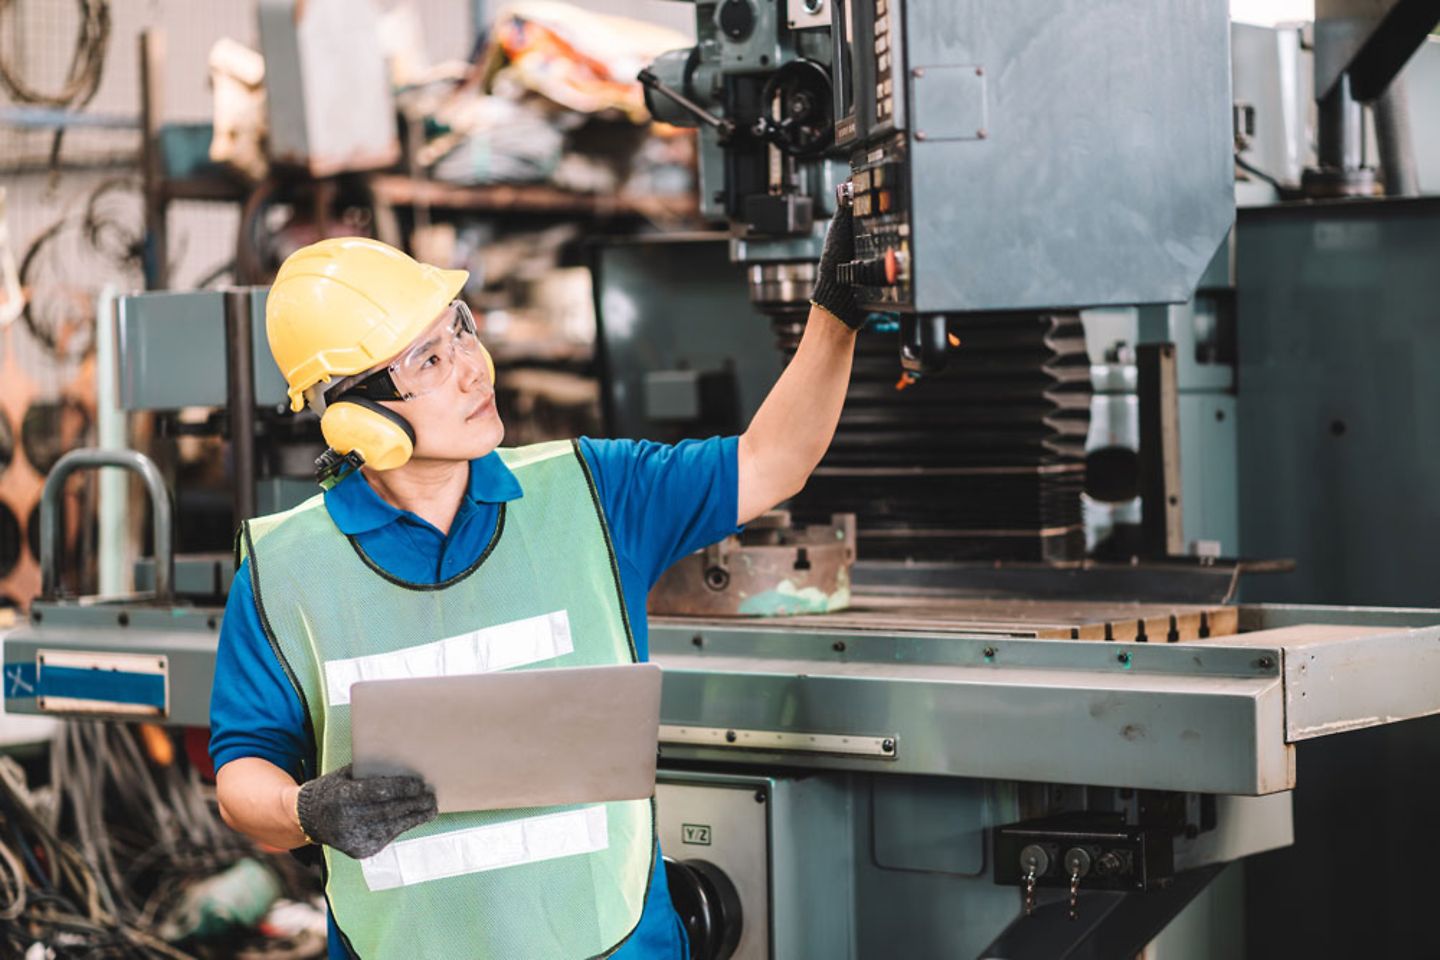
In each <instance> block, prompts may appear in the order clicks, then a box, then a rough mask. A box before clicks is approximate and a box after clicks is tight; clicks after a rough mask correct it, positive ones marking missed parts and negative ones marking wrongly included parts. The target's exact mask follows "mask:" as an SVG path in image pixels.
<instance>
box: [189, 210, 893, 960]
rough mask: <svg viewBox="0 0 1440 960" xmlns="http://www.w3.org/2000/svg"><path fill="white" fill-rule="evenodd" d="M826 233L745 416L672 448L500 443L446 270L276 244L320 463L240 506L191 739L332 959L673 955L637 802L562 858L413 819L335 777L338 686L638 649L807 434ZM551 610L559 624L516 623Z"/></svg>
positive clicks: (479, 357) (821, 438)
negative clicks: (692, 570) (314, 473)
mask: <svg viewBox="0 0 1440 960" xmlns="http://www.w3.org/2000/svg"><path fill="white" fill-rule="evenodd" d="M852 229H853V228H852V224H851V220H850V216H849V214H848V212H846V213H842V214H841V215H840V216H838V217H837V218H836V219H835V220H833V221H832V224H831V227H830V230H829V233H828V234H827V237H826V243H825V248H824V253H823V256H822V259H821V261H820V265H819V270H818V280H817V283H816V285H815V288H814V291H813V301H812V307H811V310H810V313H809V318H808V321H807V326H806V329H805V333H804V336H803V338H802V340H801V343H800V346H799V349H798V350H797V352H796V354H795V356H794V359H793V360H791V362H790V364H789V365H788V366H787V367H786V369H785V371H784V373H783V374H782V375H781V377H780V378H779V380H778V381H777V382H776V384H775V386H774V387H773V388H772V389H771V391H770V393H769V396H768V397H767V398H766V399H765V402H764V404H763V405H762V406H761V407H760V409H759V410H758V411H757V412H756V414H755V417H754V419H753V420H752V421H751V423H750V425H749V428H748V429H747V430H746V431H745V432H744V433H743V434H742V435H741V436H739V437H716V438H711V439H708V440H689V441H685V442H683V443H680V444H676V445H673V446H672V445H664V444H658V443H652V442H645V441H632V440H594V439H586V438H581V439H579V440H578V441H574V442H570V441H564V442H560V443H551V444H541V445H538V446H532V447H520V448H514V449H500V443H501V440H502V437H503V435H504V426H503V424H502V422H501V418H500V415H499V413H498V412H497V410H496V407H495V370H494V366H493V364H492V363H491V361H490V358H489V355H488V354H487V352H486V351H485V348H484V346H483V345H482V344H481V342H480V340H479V339H478V337H477V333H476V327H475V324H474V320H473V318H472V317H471V315H470V312H469V310H468V309H467V308H466V307H465V305H464V303H463V301H461V300H460V299H459V298H460V293H461V288H462V287H463V285H464V283H465V281H466V276H467V275H466V273H465V272H464V271H461V270H442V269H438V268H436V267H434V266H430V265H427V264H422V263H418V262H416V261H414V260H412V259H411V258H410V257H408V256H406V255H405V254H404V253H402V252H400V251H398V250H395V249H394V248H392V247H388V246H386V245H384V244H382V243H379V242H376V241H374V240H368V239H360V238H341V239H329V240H322V241H320V242H319V243H316V244H313V245H311V246H308V247H305V248H302V249H300V250H298V251H296V252H295V253H293V254H292V255H291V256H290V257H289V258H288V259H287V260H286V261H285V262H284V263H283V264H282V266H281V267H280V271H279V273H278V275H277V276H276V278H275V282H274V284H273V285H272V287H271V289H270V294H269V298H268V300H267V302H266V332H267V334H268V336H269V341H270V349H271V352H272V353H273V354H274V357H275V361H276V364H277V365H278V366H279V368H280V370H281V372H282V373H283V374H284V375H285V378H286V381H287V382H288V384H289V397H290V402H291V405H292V408H293V409H295V410H297V411H298V410H300V409H303V407H304V405H306V404H309V405H310V406H311V407H312V408H313V409H314V410H315V411H316V412H317V413H319V414H320V417H321V420H320V424H321V431H322V433H323V434H324V436H325V439H326V441H327V443H328V444H329V445H330V448H331V449H330V450H329V451H328V452H327V458H328V459H327V462H326V468H327V473H330V474H332V475H331V476H329V477H328V478H327V483H326V484H325V486H326V489H324V491H323V493H322V494H321V495H318V496H316V497H314V498H312V499H311V500H310V501H307V502H306V503H305V504H302V505H301V506H299V507H296V508H295V509H293V510H291V511H289V512H287V513H284V514H278V515H276V516H272V517H264V518H259V519H257V520H252V521H250V522H248V523H246V524H244V525H243V527H242V530H241V533H240V538H239V548H240V549H239V556H240V557H241V558H242V559H241V562H240V565H239V568H238V569H237V571H236V576H235V580H234V582H233V583H232V585H231V588H230V594H229V598H228V601H227V604H226V609H225V618H224V622H223V624H222V626H221V630H220V646H219V653H218V656H217V660H216V670H215V685H214V691H213V693H212V695H211V741H210V752H211V756H212V758H213V760H214V762H215V766H216V768H217V770H218V795H219V802H220V811H221V814H222V816H223V817H224V818H225V821H226V822H227V823H228V824H230V825H231V826H232V827H234V828H235V829H237V830H239V831H241V832H242V833H244V834H246V835H248V836H249V837H251V838H252V839H254V840H256V841H259V842H260V843H262V844H266V845H268V846H270V847H276V848H281V849H295V848H300V847H303V846H306V845H310V844H316V845H318V846H319V849H320V852H321V854H322V859H323V863H324V867H325V892H326V898H327V901H328V904H329V908H330V927H329V930H330V942H329V951H330V956H331V957H332V958H344V957H360V958H365V960H400V958H407V960H408V958H416V957H424V958H426V960H446V958H451V957H454V958H465V960H474V958H501V960H545V958H577V960H578V958H583V957H598V956H612V955H613V956H615V957H620V958H645V960H652V958H653V960H659V958H664V960H680V958H682V957H684V956H686V955H687V948H686V946H685V944H686V942H687V941H686V937H685V931H684V929H683V927H682V925H681V923H680V920H679V917H678V915H677V914H676V912H675V909H674V907H673V906H672V905H671V901H670V895H669V891H668V889H667V887H666V878H665V871H664V868H663V864H662V862H661V859H660V851H659V849H658V843H657V841H656V838H655V831H654V823H653V813H652V805H651V803H650V802H649V801H635V802H632V803H630V804H624V803H621V804H611V805H609V807H608V809H607V815H608V821H607V822H608V825H609V827H608V834H607V835H606V836H604V837H602V839H601V840H600V841H599V842H598V843H596V842H590V843H588V844H582V847H583V848H584V849H585V850H587V851H588V852H580V853H569V854H568V855H561V854H560V853H559V851H560V850H561V849H565V844H566V843H567V837H566V836H565V835H564V832H563V830H562V829H560V828H559V827H557V826H556V824H557V823H561V822H563V818H561V819H560V820H557V819H556V818H555V817H553V816H552V817H551V818H550V819H549V820H547V819H545V818H546V816H547V811H545V810H538V811H537V810H526V811H514V810H505V811H498V812H497V811H491V812H488V813H447V814H445V815H444V816H439V817H437V812H436V804H435V796H434V793H433V792H432V790H431V788H430V787H429V786H428V785H426V784H425V783H424V782H423V781H421V780H420V779H418V778H415V777H374V778H356V777H353V776H352V775H351V771H350V767H349V759H350V737H349V724H348V702H349V684H350V682H351V681H352V680H354V679H359V678H361V677H362V676H363V677H365V678H377V677H378V678H383V677H387V676H389V677H394V676H413V675H433V674H439V673H444V672H445V671H446V669H447V668H448V669H449V670H451V671H452V672H475V671H477V670H480V669H484V667H482V666H480V665H479V664H480V663H482V662H488V664H489V665H490V667H491V668H494V667H495V664H503V665H504V666H505V667H506V668H515V669H520V668H529V667H539V668H544V667H563V666H569V665H592V664H604V663H628V662H633V661H635V660H644V659H646V656H647V631H646V622H645V598H646V594H647V593H648V592H649V590H650V588H651V586H652V585H653V584H654V583H655V581H656V580H657V579H658V578H659V576H660V574H661V573H662V572H663V571H664V570H665V569H666V568H667V567H669V566H670V565H671V564H672V563H674V562H675V561H677V560H678V559H680V558H681V557H682V556H684V555H686V554H688V553H691V552H693V551H695V550H698V549H700V548H702V547H704V546H706V545H708V544H710V543H713V542H715V541H718V540H720V539H722V538H723V537H726V536H728V535H730V534H732V533H734V532H735V530H736V529H737V527H738V526H739V525H743V524H744V523H746V522H747V521H749V520H751V519H753V518H755V517H758V516H760V515H761V514H762V513H764V512H765V511H767V510H769V509H771V508H772V507H774V506H775V505H776V504H778V503H780V502H781V501H782V500H785V499H786V498H788V497H790V496H793V495H794V494H795V493H797V492H798V491H799V490H800V489H801V488H802V487H803V486H804V485H805V482H806V480H807V478H808V477H809V475H810V472H811V471H812V470H813V469H814V468H815V465H816V464H817V463H819V461H820V458H821V456H822V455H823V454H824V452H825V450H826V448H827V447H828V445H829V443H830V440H831V438H832V436H833V435H834V432H835V426H836V423H837V422H838V420H839V416H840V409H841V406H842V405H843V403H844V398H845V390H846V386H847V385H848V383H849V380H850V365H851V359H852V355H853V353H854V347H855V331H856V329H857V328H858V327H859V326H861V325H862V324H863V322H864V314H863V313H862V312H861V311H860V310H858V309H857V307H856V304H855V301H854V298H853V295H852V293H851V291H850V289H849V287H848V286H845V285H842V284H840V283H839V282H838V281H837V278H836V268H837V265H838V264H839V263H841V262H843V261H846V260H849V259H851V256H852V248H853V240H852ZM555 611H564V617H563V618H560V619H561V620H562V621H564V622H565V623H566V624H567V625H568V629H566V630H564V631H563V635H562V634H557V633H556V632H555V630H554V629H553V628H537V627H536V626H535V624H536V622H537V618H539V619H540V620H547V621H548V622H553V621H554V620H555V619H556V618H554V617H549V618H545V617H543V616H542V615H546V614H552V613H554V612H555ZM517 625H519V626H517ZM507 638H508V640H509V644H508V645H507V644H506V640H507ZM482 645H483V646H485V648H486V649H485V650H484V651H482V653H483V656H482V655H481V654H477V653H476V648H477V647H479V646H482ZM486 658H488V660H487V659H486ZM536 709H537V710H541V709H544V705H543V704H537V705H536ZM562 809H567V808H562ZM549 813H552V814H553V813H554V811H549ZM497 824H505V825H507V829H504V830H501V831H500V832H499V833H497V831H496V829H495V828H496V826H497ZM557 830H559V831H560V832H559V835H555V831H557ZM522 835H523V836H524V838H525V839H524V841H521V840H519V839H518V838H519V837H521V836H522ZM397 838H402V842H401V843H399V844H396V843H394V841H396V839H397ZM433 838H439V839H433ZM591 840H592V841H593V838H591ZM597 848H598V849H597ZM570 849H573V848H570ZM612 951H613V954H612Z"/></svg>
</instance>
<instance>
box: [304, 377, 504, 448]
mask: <svg viewBox="0 0 1440 960" xmlns="http://www.w3.org/2000/svg"><path fill="white" fill-rule="evenodd" d="M487 356H488V354H487ZM320 433H321V434H323V435H324V437H325V442H326V443H328V444H329V445H330V446H331V447H332V448H333V449H334V450H335V452H336V453H339V454H347V453H350V452H352V451H354V452H356V453H358V454H360V456H362V457H364V458H365V465H366V466H368V467H370V468H372V469H375V470H394V469H395V468H396V467H399V466H403V465H404V464H405V463H406V462H407V461H409V459H410V455H411V454H413V453H414V452H415V428H414V427H412V426H410V423H409V421H408V420H406V419H405V418H404V417H402V416H400V414H398V413H396V412H395V411H394V410H390V409H388V408H386V407H383V406H381V405H380V404H379V403H378V402H376V401H374V400H371V399H369V398H368V397H347V398H345V399H343V400H337V401H335V402H334V403H332V404H330V406H328V407H326V408H325V415H324V416H322V417H321V418H320Z"/></svg>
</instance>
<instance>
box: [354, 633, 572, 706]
mask: <svg viewBox="0 0 1440 960" xmlns="http://www.w3.org/2000/svg"><path fill="white" fill-rule="evenodd" d="M574 649H575V644H574V642H573V641H572V640H571V638H570V616H569V614H567V613H566V612H565V611H564V610H557V611H555V612H554V613H546V614H542V615H541V616H538V617H527V618H526V619H524V620H513V621H511V622H510V623H502V624H500V625H499V626H495V627H487V628H485V629H484V630H472V631H470V632H469V633H462V634H460V635H459V636H456V637H449V638H447V639H445V640H437V641H435V642H434V643H424V644H420V645H419V646H415V647H405V648H403V649H400V650H392V651H390V652H388V653H376V654H372V655H370V656H368V657H351V658H350V659H348V660H327V661H325V691H326V695H327V696H328V697H329V700H330V705H331V706H332V707H333V706H343V705H345V704H348V703H349V702H350V686H351V684H354V683H359V682H360V681H361V680H399V679H401V678H404V677H453V676H457V675H460V674H469V673H490V672H491V671H494V670H508V669H510V668H512V667H524V666H529V665H530V664H532V663H540V662H541V661H543V660H553V659H555V658H556V657H559V656H563V655H565V654H567V653H570V652H571V651H573V650H574Z"/></svg>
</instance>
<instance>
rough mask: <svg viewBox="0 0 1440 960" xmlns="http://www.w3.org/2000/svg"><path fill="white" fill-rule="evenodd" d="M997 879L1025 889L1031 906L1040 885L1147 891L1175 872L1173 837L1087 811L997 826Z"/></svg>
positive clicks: (1073, 892)
mask: <svg viewBox="0 0 1440 960" xmlns="http://www.w3.org/2000/svg"><path fill="white" fill-rule="evenodd" d="M994 847H995V882H996V883H999V884H1013V885H1016V886H1020V887H1022V888H1024V890H1025V893H1026V897H1025V902H1026V906H1027V908H1030V907H1033V904H1034V890H1035V888H1036V887H1062V888H1065V887H1068V888H1069V889H1070V891H1071V897H1072V903H1073V900H1074V898H1075V897H1076V896H1078V893H1079V891H1080V890H1081V889H1091V890H1120V891H1143V890H1148V889H1150V888H1151V887H1153V886H1155V885H1157V884H1161V883H1163V882H1165V881H1166V880H1168V879H1169V877H1170V876H1171V875H1172V874H1173V873H1174V872H1175V858H1174V844H1173V840H1172V837H1171V835H1170V834H1169V833H1168V832H1167V831H1165V830H1164V829H1163V828H1159V827H1155V826H1143V827H1142V826H1135V825H1132V824H1127V823H1126V822H1125V816H1124V814H1121V813H1113V814H1111V813H1086V814H1074V815H1061V816H1056V817H1047V818H1044V819H1039V820H1026V821H1022V822H1019V823H1012V824H1008V825H1006V826H1002V827H997V828H995V834H994Z"/></svg>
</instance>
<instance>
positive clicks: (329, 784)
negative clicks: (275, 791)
mask: <svg viewBox="0 0 1440 960" xmlns="http://www.w3.org/2000/svg"><path fill="white" fill-rule="evenodd" d="M439 813H440V811H439V810H438V809H437V808H436V806H435V791H434V790H432V789H430V786H429V784H427V783H426V782H425V781H424V780H421V779H420V778H419V777H365V778H364V779H360V780H357V779H356V778H355V777H354V776H352V775H351V773H350V765H349V764H346V765H345V766H343V767H341V768H340V769H339V770H335V771H333V772H331V773H327V774H325V775H324V776H323V777H317V778H316V779H314V780H311V781H308V782H307V783H305V784H304V785H303V786H301V787H300V797H299V799H297V800H296V801H295V814H296V816H297V817H298V818H299V820H300V829H301V830H304V831H305V836H307V837H309V838H310V839H311V840H312V841H314V842H315V843H323V844H325V845H326V846H329V847H334V848H335V849H336V850H339V851H340V852H341V853H343V854H345V855H346V856H348V857H354V858H355V859H356V860H363V859H365V858H366V857H371V856H374V855H375V854H377V853H379V852H380V851H381V850H383V849H385V847H387V846H388V845H389V844H390V841H391V840H394V839H395V838H396V837H398V836H399V835H400V834H402V833H404V832H405V831H406V830H410V829H412V828H414V827H418V826H420V825H421V824H422V823H429V822H430V821H431V820H434V819H435V818H436V817H437V816H439Z"/></svg>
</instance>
